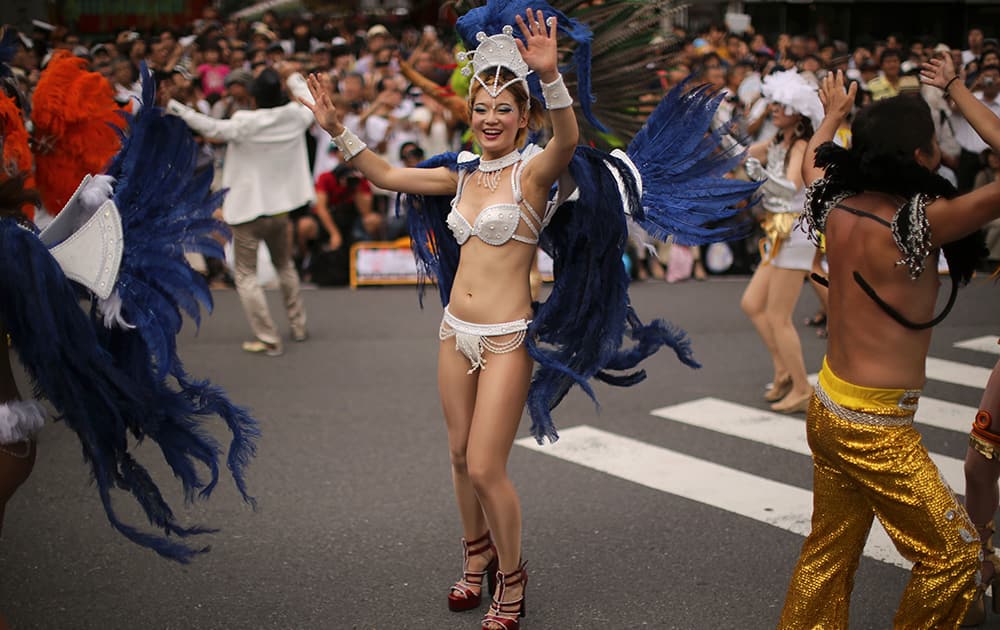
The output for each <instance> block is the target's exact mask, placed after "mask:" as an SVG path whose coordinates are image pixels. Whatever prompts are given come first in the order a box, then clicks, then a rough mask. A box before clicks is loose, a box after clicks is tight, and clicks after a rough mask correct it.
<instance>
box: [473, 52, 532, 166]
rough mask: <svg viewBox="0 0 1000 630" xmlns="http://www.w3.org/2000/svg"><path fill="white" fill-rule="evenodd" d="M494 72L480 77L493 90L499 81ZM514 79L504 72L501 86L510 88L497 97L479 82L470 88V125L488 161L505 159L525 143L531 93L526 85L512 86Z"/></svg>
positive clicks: (518, 83)
mask: <svg viewBox="0 0 1000 630" xmlns="http://www.w3.org/2000/svg"><path fill="white" fill-rule="evenodd" d="M494 72H495V71H492V70H487V71H485V72H483V73H482V74H481V75H480V77H481V78H482V79H483V81H484V82H485V83H486V85H489V86H492V85H493V82H494V81H495V80H496V79H497V77H496V74H495V73H494ZM513 78H514V75H513V73H511V72H509V71H508V70H506V69H504V70H501V72H500V77H499V85H504V84H507V87H505V88H504V89H503V90H501V91H500V93H499V94H497V95H496V97H493V96H491V95H490V90H487V89H486V88H485V87H483V85H482V84H481V83H480V82H479V81H478V80H477V79H473V80H472V83H471V84H470V86H469V87H470V95H469V123H470V126H471V127H472V132H473V133H474V134H475V136H476V142H478V143H479V146H480V147H482V150H483V155H484V157H486V159H495V158H498V157H501V156H504V155H506V154H508V153H510V152H511V151H513V150H514V149H516V148H519V147H520V146H521V145H522V144H523V143H524V137H525V135H526V134H527V130H528V124H529V118H530V117H529V104H528V98H529V97H528V90H527V87H526V86H525V84H524V81H513V82H511V79H513Z"/></svg>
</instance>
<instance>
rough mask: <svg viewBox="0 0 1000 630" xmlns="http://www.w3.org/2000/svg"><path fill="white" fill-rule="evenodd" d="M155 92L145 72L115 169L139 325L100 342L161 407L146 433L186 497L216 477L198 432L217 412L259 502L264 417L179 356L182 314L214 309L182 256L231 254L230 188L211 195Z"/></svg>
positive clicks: (235, 471) (125, 265) (128, 286)
mask: <svg viewBox="0 0 1000 630" xmlns="http://www.w3.org/2000/svg"><path fill="white" fill-rule="evenodd" d="M153 90H154V88H153V82H152V81H151V80H150V77H149V75H148V73H146V74H144V81H143V106H142V108H141V109H140V110H139V113H138V114H137V115H136V116H135V117H133V118H132V119H131V120H130V125H129V127H128V132H127V136H126V137H125V138H124V139H123V142H122V148H121V150H120V151H119V153H118V154H117V155H116V156H115V158H114V159H113V160H112V162H111V165H110V167H109V168H108V174H109V175H111V176H113V177H114V178H115V180H116V184H115V190H114V199H115V202H116V204H117V205H118V208H119V212H120V213H121V215H122V228H123V233H124V240H125V250H124V253H123V255H122V264H121V268H120V270H119V276H118V282H117V284H116V287H115V288H116V292H117V293H118V294H119V296H120V297H121V300H122V315H123V317H124V319H125V321H127V322H128V323H130V324H131V325H133V326H135V330H131V331H123V330H120V329H117V328H113V329H105V330H102V331H101V339H102V342H103V343H104V345H105V346H107V347H108V348H111V349H113V354H114V356H115V357H116V358H117V359H118V360H119V361H120V362H121V363H122V364H123V365H124V366H127V369H129V370H130V371H132V372H133V373H134V374H135V375H136V376H135V378H136V380H138V381H141V383H140V387H141V389H142V391H143V392H144V400H145V401H146V402H147V404H149V406H150V407H151V408H153V409H156V410H157V412H156V413H153V414H151V415H150V416H149V421H148V422H147V423H146V424H145V425H144V426H143V427H142V429H141V430H142V431H143V432H145V433H146V434H149V435H150V436H151V437H152V438H153V439H154V440H155V441H156V442H157V443H158V444H159V445H160V448H161V450H163V454H164V457H165V458H166V459H167V461H168V463H170V465H171V467H172V468H173V470H174V473H175V474H176V475H177V477H178V478H179V479H180V480H181V482H182V484H183V486H184V490H185V495H186V496H187V497H189V498H191V497H192V496H193V495H194V492H195V490H200V494H201V495H202V496H207V495H208V494H210V493H211V491H212V489H213V488H214V487H215V484H216V482H217V480H218V465H217V463H216V460H217V452H218V450H219V449H218V447H217V446H216V445H215V443H214V442H212V441H211V440H210V439H209V438H208V437H207V435H206V434H204V433H203V432H202V430H201V429H200V423H201V421H202V419H203V418H204V417H206V416H211V415H218V416H219V417H221V418H222V419H223V421H224V422H225V423H226V425H227V427H228V428H229V430H230V432H231V433H232V440H231V442H230V445H229V451H228V461H227V463H228V466H229V469H230V471H231V473H232V476H233V479H234V481H235V483H236V485H237V488H238V489H239V491H240V494H241V495H242V496H243V498H244V500H246V501H247V502H249V503H251V504H254V501H253V499H252V498H251V497H250V496H249V495H248V494H247V490H246V482H245V480H244V477H243V473H244V468H245V466H246V465H247V464H248V463H249V460H250V459H251V458H252V456H253V454H254V453H255V451H256V446H255V441H256V439H257V438H258V437H259V435H260V432H259V429H258V427H257V423H256V421H255V420H254V419H253V418H252V417H251V416H250V414H249V413H248V412H247V411H246V410H245V409H243V408H241V407H239V406H237V405H234V404H233V403H232V402H231V401H230V400H229V399H228V398H227V397H226V395H225V393H224V392H223V391H222V390H221V389H220V388H218V387H215V386H213V385H211V384H210V383H208V382H207V381H198V380H196V379H194V378H192V377H191V376H190V375H188V373H187V372H186V371H185V369H184V367H183V365H182V363H181V361H180V358H179V357H178V355H177V342H176V336H177V333H178V332H179V331H180V329H181V326H182V324H183V314H184V313H186V314H187V315H188V316H189V317H191V318H192V319H193V320H194V321H195V323H196V324H197V323H198V322H199V321H200V314H201V308H202V307H204V308H206V309H208V310H211V307H212V295H211V292H210V291H209V289H208V286H207V283H206V281H205V279H204V278H203V277H202V276H201V275H200V274H199V273H197V272H196V271H195V270H194V269H192V268H191V266H190V265H189V264H188V262H187V260H186V259H185V256H184V255H185V253H187V252H197V253H200V254H203V255H205V256H208V257H213V258H222V257H224V253H223V248H222V244H221V243H220V242H219V241H218V240H217V238H216V236H217V235H219V234H228V232H229V230H228V227H227V226H226V225H225V224H223V223H222V222H220V221H217V220H215V219H214V218H213V217H212V214H213V212H214V211H215V209H216V208H218V207H219V206H220V205H221V204H222V198H223V195H224V193H222V192H219V193H212V192H211V190H210V185H211V182H212V172H211V169H207V170H205V171H202V172H201V173H199V174H197V175H196V174H195V151H196V145H195V143H194V140H193V138H192V136H191V133H190V131H189V130H188V128H187V125H186V124H185V123H184V122H183V121H182V120H181V119H179V118H177V117H175V116H168V115H166V114H165V113H164V112H163V110H162V109H160V108H159V107H156V106H154V105H153V103H154V102H155V99H154V96H155V95H154V91H153ZM168 377H173V378H174V380H175V381H176V385H177V389H175V388H173V387H171V386H169V384H168V382H167V378H168ZM192 458H193V460H196V461H198V462H200V463H202V464H204V465H205V466H206V467H208V468H209V470H210V471H211V478H210V480H209V482H208V483H207V484H203V483H202V482H201V481H200V480H199V479H198V477H197V474H196V471H195V469H194V467H193V466H192Z"/></svg>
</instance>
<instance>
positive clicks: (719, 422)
mask: <svg viewBox="0 0 1000 630" xmlns="http://www.w3.org/2000/svg"><path fill="white" fill-rule="evenodd" d="M650 413H652V414H653V415H654V416H658V417H660V418H666V419H667V420H673V421H675V422H681V423H683V424H687V425H691V426H695V427H700V428H702V429H708V430H711V431H715V432H716V433H722V434H724V435H731V436H734V437H739V438H744V439H747V440H752V441H754V442H757V443H759V444H767V445H768V446H774V447H777V448H780V449H784V450H786V451H791V452H793V453H799V454H800V455H809V454H810V452H809V445H808V444H807V443H806V425H805V422H803V421H802V420H801V419H800V418H797V417H792V416H785V415H782V414H779V413H774V412H771V411H762V410H760V409H756V408H754V407H748V406H746V405H738V404H736V403H731V402H727V401H725V400H719V399H718V398H702V399H700V400H692V401H691V402H687V403H682V404H680V405H674V406H672V407H663V408H661V409H654V410H653V411H651V412H650ZM969 417H971V416H969ZM931 459H933V460H934V463H935V464H936V465H937V467H938V469H940V470H941V475H942V476H943V477H944V479H945V481H947V482H948V485H950V486H951V487H952V488H962V487H964V486H965V462H964V461H963V460H961V459H957V458H955V457H948V456H947V455H939V454H937V453H931Z"/></svg>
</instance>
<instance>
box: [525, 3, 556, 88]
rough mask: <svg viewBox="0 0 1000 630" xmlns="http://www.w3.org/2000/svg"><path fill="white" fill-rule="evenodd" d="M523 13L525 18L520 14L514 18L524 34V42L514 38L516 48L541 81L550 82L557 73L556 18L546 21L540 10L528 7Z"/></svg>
mask: <svg viewBox="0 0 1000 630" xmlns="http://www.w3.org/2000/svg"><path fill="white" fill-rule="evenodd" d="M524 13H525V15H526V16H527V18H522V17H521V16H520V15H518V16H516V17H515V18H514V19H515V21H517V25H518V27H520V29H521V33H522V34H523V35H524V42H522V41H521V40H519V39H517V38H514V40H515V41H516V42H517V50H518V52H520V53H521V58H522V59H524V62H525V63H526V64H528V67H529V68H531V69H532V70H534V71H535V74H537V75H538V78H539V79H540V80H541V81H542V82H544V83H551V82H552V81H555V80H556V77H557V75H558V74H559V68H558V56H557V53H556V34H557V33H558V26H557V24H556V18H555V17H554V16H553V17H550V18H549V19H548V21H547V22H546V20H545V14H543V13H542V12H541V11H533V10H531V9H528V10H527V11H525V12H524Z"/></svg>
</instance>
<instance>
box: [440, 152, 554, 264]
mask: <svg viewBox="0 0 1000 630" xmlns="http://www.w3.org/2000/svg"><path fill="white" fill-rule="evenodd" d="M539 152H541V149H540V148H538V147H537V146H534V145H531V146H529V147H527V148H526V149H525V150H524V153H522V155H521V159H520V160H519V161H518V162H516V163H515V165H514V168H513V169H512V170H511V188H512V189H513V192H514V202H513V203H497V204H493V205H490V206H486V207H485V208H483V209H482V210H481V211H480V212H479V214H478V215H476V219H475V221H473V222H472V224H470V223H469V221H468V219H466V218H465V217H464V216H462V213H460V212H459V211H458V201H459V200H460V199H461V198H462V189H463V188H464V186H465V181H466V179H467V177H468V172H467V171H463V170H461V169H459V175H458V190H457V191H456V192H455V197H454V198H453V199H452V200H451V212H449V213H448V218H447V220H446V222H447V224H448V228H449V229H451V233H452V234H453V235H454V236H455V240H456V241H458V244H459V245H464V244H465V242H466V241H467V240H469V237H470V236H477V237H479V240H481V241H483V242H484V243H486V244H487V245H493V246H495V247H500V246H501V245H504V244H505V243H507V241H510V240H512V239H513V240H515V241H520V242H522V243H528V244H529V245H536V244H538V235H539V234H540V233H541V231H542V230H543V229H545V226H547V225H548V224H549V221H550V220H551V219H552V215H553V214H554V213H555V209H556V204H555V203H554V202H552V201H550V202H548V203H546V205H545V213H544V215H543V216H541V217H539V216H538V213H537V212H535V209H534V208H532V207H531V204H530V203H528V201H527V200H526V199H525V198H524V197H523V196H522V195H521V172H522V171H523V170H524V165H525V164H526V163H527V162H528V160H530V159H531V158H533V157H534V156H536V155H538V153H539ZM477 157H478V156H476V155H475V154H473V153H469V152H467V151H463V152H462V153H461V154H460V155H459V156H458V161H459V163H462V162H468V161H471V160H475V159H476V158H477ZM525 210H527V214H526V213H525ZM522 219H523V220H524V224H525V225H526V226H528V229H529V230H531V232H532V234H533V235H534V236H533V237H532V236H522V235H521V234H517V226H518V224H519V223H520V222H521V220H522Z"/></svg>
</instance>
